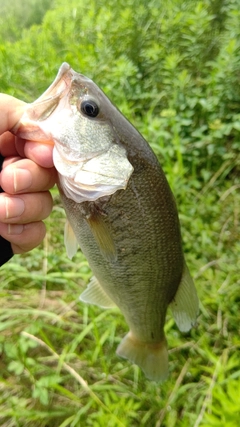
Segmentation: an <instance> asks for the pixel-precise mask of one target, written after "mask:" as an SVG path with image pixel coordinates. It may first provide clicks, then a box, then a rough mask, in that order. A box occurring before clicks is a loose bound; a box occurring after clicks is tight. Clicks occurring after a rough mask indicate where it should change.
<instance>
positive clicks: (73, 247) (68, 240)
mask: <svg viewBox="0 0 240 427" xmlns="http://www.w3.org/2000/svg"><path fill="white" fill-rule="evenodd" d="M64 244H65V247H66V251H67V255H68V257H69V258H70V259H72V257H73V256H74V255H75V253H76V252H77V249H78V242H77V239H76V236H75V234H74V232H73V229H72V227H71V225H70V222H69V221H68V219H66V223H65V228H64Z"/></svg>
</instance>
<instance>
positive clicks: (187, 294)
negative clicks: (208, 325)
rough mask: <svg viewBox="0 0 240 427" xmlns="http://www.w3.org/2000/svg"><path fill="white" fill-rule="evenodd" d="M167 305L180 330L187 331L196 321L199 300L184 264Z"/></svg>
mask: <svg viewBox="0 0 240 427" xmlns="http://www.w3.org/2000/svg"><path fill="white" fill-rule="evenodd" d="M169 306H170V308H171V310H172V313H173V317H174V319H175V322H176V324H177V326H178V327H179V329H180V331H182V332H187V331H189V330H190V329H191V327H192V326H193V325H194V324H195V322H196V318H197V314H198V310H199V302H198V296H197V291H196V288H195V286H194V282H193V279H192V277H191V275H190V273H189V270H188V267H187V265H186V264H185V265H184V269H183V275H182V280H181V282H180V285H179V287H178V290H177V292H176V295H175V297H174V299H173V301H172V302H171V303H170V305H169Z"/></svg>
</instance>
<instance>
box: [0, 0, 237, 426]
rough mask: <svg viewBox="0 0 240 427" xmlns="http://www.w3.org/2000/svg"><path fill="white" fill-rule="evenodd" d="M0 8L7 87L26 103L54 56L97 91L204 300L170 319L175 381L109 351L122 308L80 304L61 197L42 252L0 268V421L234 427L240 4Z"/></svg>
mask: <svg viewBox="0 0 240 427" xmlns="http://www.w3.org/2000/svg"><path fill="white" fill-rule="evenodd" d="M16 4H17V6H16ZM0 5H1V11H2V13H1V17H0V82H1V86H0V90H1V91H2V92H5V93H9V94H13V95H14V96H17V97H19V98H22V99H24V100H26V101H32V100H34V99H35V98H36V97H37V96H39V95H40V94H41V93H42V92H43V91H44V90H45V89H46V88H47V87H48V85H49V84H50V83H51V82H52V81H53V78H54V77H55V75H56V72H57V70H58V68H59V66H60V64H61V63H62V62H63V61H67V62H69V63H70V64H71V66H72V67H73V68H74V69H75V70H76V71H79V72H82V73H83V74H85V75H87V76H89V77H91V78H93V79H94V80H95V81H96V83H97V84H99V85H100V86H101V87H102V88H103V89H104V90H105V92H106V93H107V94H108V95H109V97H110V98H111V99H112V100H113V101H114V102H115V103H116V104H117V105H118V107H119V108H120V109H121V110H122V111H123V113H124V114H125V115H126V116H127V117H128V118H129V119H130V121H131V122H132V123H133V124H134V125H135V126H136V127H137V128H138V129H139V130H140V132H141V133H142V134H143V135H144V137H145V138H146V139H147V140H148V141H149V142H150V144H151V145H152V147H153V149H154V151H155V152H156V154H157V155H158V157H159V160H160V162H161V164H162V166H163V168H164V170H165V173H166V175H167V177H168V180H169V182H170V185H171V187H172V189H173V192H174V194H175V197H176V199H177V202H178V207H179V214H180V219H181V224H182V235H183V241H184V242H183V243H184V249H185V253H186V258H187V261H188V264H189V267H190V270H191V271H192V273H193V275H194V277H195V282H196V287H197V289H198V294H199V298H200V300H201V307H200V308H201V309H200V314H199V318H198V322H197V325H196V327H195V328H193V329H192V331H191V332H190V333H189V334H181V333H180V332H179V331H178V329H177V327H176V325H175V324H174V321H173V320H172V317H171V315H170V314H168V316H167V321H166V334H167V338H168V343H169V358H170V375H169V379H168V380H167V381H166V382H165V383H164V384H162V385H158V384H155V383H153V382H150V381H147V380H146V378H145V377H144V375H143V374H142V372H141V371H140V370H139V369H138V368H137V367H136V366H133V365H131V364H130V363H128V362H127V361H124V360H122V359H120V358H119V357H117V356H116V354H115V350H116V347H117V344H118V343H119V342H120V340H121V337H122V336H123V335H124V334H125V333H126V331H127V326H126V324H125V322H124V320H123V318H122V315H121V313H120V312H119V311H118V310H117V309H112V310H106V311H103V310H100V309H98V308H96V307H91V306H87V305H84V304H82V303H80V302H79V300H78V296H79V294H80V293H81V290H82V289H83V287H84V286H85V285H86V283H87V281H88V280H89V278H90V277H91V272H90V270H89V267H88V264H87V262H86V260H85V259H84V257H83V255H82V254H81V252H80V251H79V252H78V254H77V255H76V256H75V257H74V259H73V260H72V261H70V260H69V259H68V258H67V256H66V254H65V249H64V244H63V235H62V234H63V233H62V232H61V231H60V229H62V230H63V227H64V212H63V209H62V207H61V204H60V202H59V196H58V193H57V190H56V189H54V190H53V197H54V200H55V207H54V210H53V213H52V215H51V217H50V218H49V219H48V220H47V221H46V224H47V229H48V234H47V237H46V239H45V241H44V242H43V245H42V246H41V247H39V248H37V249H35V250H34V251H32V252H31V253H29V254H25V255H23V256H19V257H17V256H15V257H14V259H13V260H12V261H11V262H9V263H7V264H6V265H5V266H4V267H2V268H1V270H0V283H1V285H0V295H1V308H0V330H1V335H0V368H1V369H0V420H1V425H2V426H7V427H22V426H24V427H26V426H32V425H34V426H36V427H38V426H39V427H50V426H51V427H55V426H56V427H68V426H69V427H74V426H94V427H102V426H104V427H106V426H108V427H119V426H122V427H135V426H136V427H137V426H151V427H152V426H153V427H161V426H162V427H175V426H176V427H180V426H181V427H185V426H186V427H188V426H191V427H200V426H201V427H214V426H220V425H221V426H226V427H236V426H238V425H239V416H240V328H239V303H240V294H239V285H240V275H239V270H240V268H239V259H240V192H239V189H240V181H239V175H240V85H239V76H240V32H239V22H240V9H239V0H205V1H200V0H188V1H187V0H186V1H185V2H183V1H180V0H172V1H164V2H159V1H158V0H150V1H149V0H148V1H146V0H139V1H138V2H136V1H134V0H124V1H123V0H109V1H108V2H105V1H103V0H102V1H99V0H89V1H88V2H85V1H84V0H69V1H68V2H66V1H64V0H55V2H50V1H47V0H45V1H43V2H37V1H35V0H26V1H25V2H14V1H13V0H12V1H8V3H7V5H8V7H6V5H5V2H3V1H1V2H0ZM26 11H28V14H27V12H26ZM23 17H24V19H23Z"/></svg>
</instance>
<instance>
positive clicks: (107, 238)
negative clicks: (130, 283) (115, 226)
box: [86, 211, 117, 262]
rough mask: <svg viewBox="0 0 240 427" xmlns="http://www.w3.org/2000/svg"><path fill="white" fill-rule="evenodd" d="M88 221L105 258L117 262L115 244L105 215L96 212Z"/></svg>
mask: <svg viewBox="0 0 240 427" xmlns="http://www.w3.org/2000/svg"><path fill="white" fill-rule="evenodd" d="M86 220H87V223H88V225H89V227H90V229H91V231H92V234H93V236H94V238H95V240H96V242H97V244H98V247H99V249H100V251H101V253H102V255H103V256H104V258H106V259H107V260H108V261H110V262H114V261H116V259H117V251H116V247H115V243H114V241H113V237H112V234H111V232H110V230H109V228H108V226H107V224H106V223H105V221H104V217H103V215H102V214H100V213H98V212H97V211H95V212H94V213H91V215H89V216H88V217H87V218H86Z"/></svg>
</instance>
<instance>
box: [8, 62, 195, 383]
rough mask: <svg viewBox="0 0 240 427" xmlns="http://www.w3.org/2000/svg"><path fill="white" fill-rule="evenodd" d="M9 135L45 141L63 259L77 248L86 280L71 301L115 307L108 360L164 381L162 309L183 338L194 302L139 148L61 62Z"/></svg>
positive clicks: (156, 184) (167, 203)
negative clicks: (120, 324)
mask: <svg viewBox="0 0 240 427" xmlns="http://www.w3.org/2000/svg"><path fill="white" fill-rule="evenodd" d="M13 132H14V133H15V134H16V135H18V136H20V137H22V138H25V139H31V140H35V141H43V140H52V141H53V142H54V150H53V160H54V164H55V167H56V169H57V170H58V175H59V182H58V187H59V191H60V195H61V199H62V203H63V206H64V208H65V211H66V215H67V225H66V227H65V245H66V248H67V253H68V255H69V256H70V257H72V256H73V255H74V254H75V252H76V250H77V246H78V244H79V246H80V247H81V249H82V251H83V253H84V254H85V256H86V258H87V260H88V262H89V265H90V268H91V270H92V272H93V274H94V277H93V278H92V280H91V281H90V283H89V285H88V287H87V289H86V290H85V291H84V292H83V293H82V295H81V296H80V299H81V301H84V302H86V303H90V304H96V305H98V306H101V307H104V308H107V307H112V306H114V305H117V306H118V307H119V309H120V310H121V312H122V313H123V315H124V317H125V319H126V322H127V324H128V326H129V328H130V331H129V333H128V334H127V335H126V336H125V337H124V338H123V340H122V342H121V343H120V345H119V347H118V349H117V354H118V355H120V356H122V357H123V358H127V359H129V360H130V361H132V362H133V363H136V364H137V365H139V366H140V367H141V368H142V370H143V371H144V373H145V375H146V376H147V378H149V379H150V380H155V381H163V380H165V379H166V377H167V375H168V353H167V343H166V338H165V334H164V323H165V317H166V311H167V307H168V306H170V308H171V310H172V313H173V316H174V319H175V321H176V323H177V325H178V327H179V329H180V330H181V331H188V330H189V329H190V328H191V327H192V326H193V324H194V323H195V320H196V316H197V313H198V297H197V293H196V290H195V287H194V283H193V280H192V278H191V276H190V273H189V270H188V268H187V265H186V262H185V260H184V254H183V250H182V242H181V233H180V226H179V220H178V213H177V208H176V204H175V200H174V197H173V194H172V192H171V190H170V187H169V185H168V182H167V180H166V177H165V175H164V173H163V170H162V168H161V166H160V164H159V162H158V160H157V158H156V156H155V154H154V153H153V151H152V149H151V148H150V146H149V144H148V143H147V142H146V141H145V139H144V138H143V137H142V136H141V135H140V134H139V132H138V131H137V130H136V129H135V128H134V127H133V126H132V125H131V124H130V123H129V122H128V120H127V119H126V118H125V117H124V116H123V115H122V114H121V113H120V112H119V110H118V109H117V108H116V107H114V106H113V104H112V103H111V102H110V100H109V99H108V98H107V96H106V95H105V94H104V93H103V92H102V91H101V90H100V89H99V87H98V86H97V85H96V84H95V83H94V82H93V81H92V80H90V79H88V78H87V77H85V76H83V75H81V74H78V73H76V72H75V71H74V70H72V69H71V68H70V66H69V65H68V64H67V63H63V64H62V66H61V67H60V70H59V72H58V75H57V77H56V79H55V80H54V82H53V83H52V84H51V86H50V87H49V88H48V89H47V90H46V92H45V93H44V94H43V95H42V96H40V98H38V99H37V100H36V101H35V102H33V103H32V104H29V105H28V106H27V107H26V111H25V113H24V115H23V117H22V118H21V120H20V122H19V123H18V124H17V126H16V127H15V128H14V129H13Z"/></svg>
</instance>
